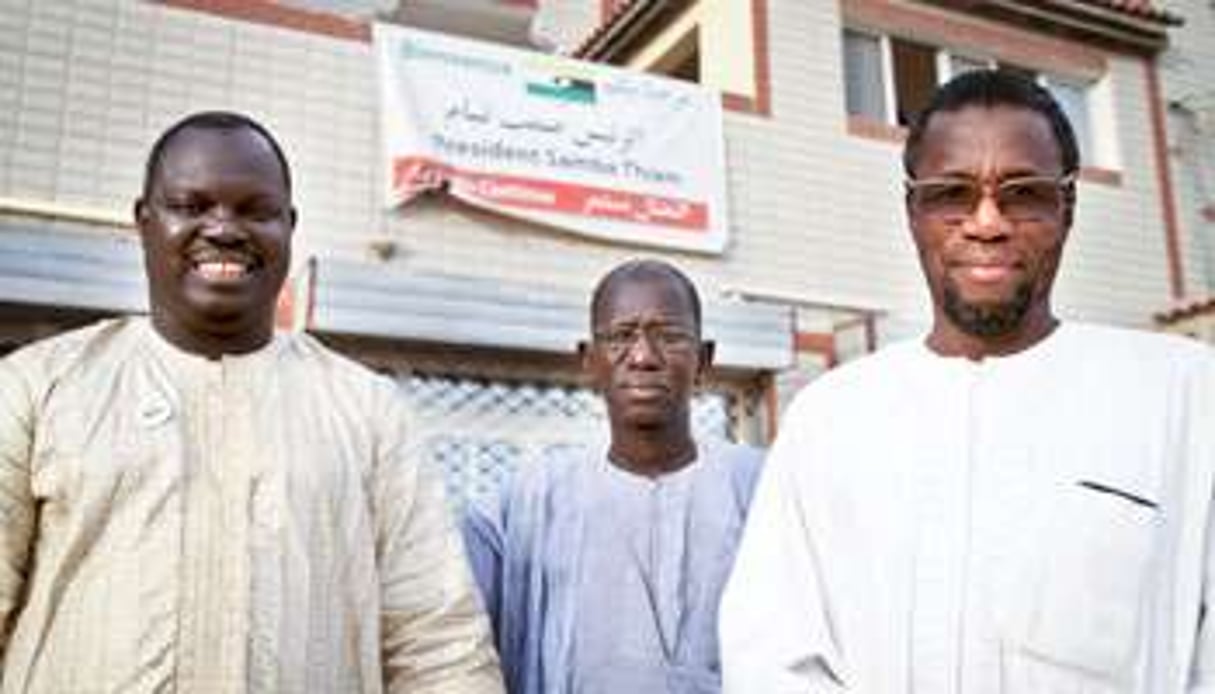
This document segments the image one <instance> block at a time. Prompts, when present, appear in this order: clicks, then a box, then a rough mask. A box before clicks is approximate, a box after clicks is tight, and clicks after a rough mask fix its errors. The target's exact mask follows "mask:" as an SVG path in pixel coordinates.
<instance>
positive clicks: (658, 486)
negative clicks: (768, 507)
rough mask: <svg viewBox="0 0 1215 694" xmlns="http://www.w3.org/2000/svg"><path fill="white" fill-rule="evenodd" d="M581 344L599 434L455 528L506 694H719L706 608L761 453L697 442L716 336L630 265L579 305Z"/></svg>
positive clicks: (674, 284) (690, 294)
mask: <svg viewBox="0 0 1215 694" xmlns="http://www.w3.org/2000/svg"><path fill="white" fill-rule="evenodd" d="M591 334H592V338H591V340H590V341H589V342H585V343H582V344H581V345H580V346H579V351H580V353H581V356H582V359H583V365H584V367H585V370H586V372H587V373H588V375H589V376H590V379H591V381H592V383H593V384H594V386H595V388H596V389H597V390H598V391H599V392H600V393H601V394H602V395H603V398H604V400H605V402H606V404H607V411H608V419H609V421H610V429H611V438H610V442H608V443H607V444H606V445H605V446H602V447H594V448H592V449H590V450H589V452H588V453H586V454H583V455H578V456H570V457H563V458H560V459H556V460H546V461H544V462H543V463H542V464H536V465H533V466H532V467H528V468H524V469H523V470H521V471H520V472H519V473H518V475H517V477H516V478H515V479H514V480H513V481H512V483H511V484H510V485H508V487H507V489H506V490H505V493H504V495H503V497H502V499H501V504H500V506H499V507H496V508H494V509H491V510H489V511H484V510H478V509H474V510H473V512H472V514H471V515H470V516H469V521H468V524H467V528H466V536H467V538H468V545H469V551H470V553H471V557H472V559H473V566H474V570H475V573H476V574H477V579H478V583H480V585H481V588H482V591H483V593H484V595H485V598H486V603H487V604H488V606H489V609H490V613H491V617H492V619H493V621H494V626H495V628H496V631H497V636H498V645H499V649H500V652H501V655H502V663H503V670H504V672H505V673H506V678H507V688H508V690H509V691H510V692H512V694H562V693H568V694H572V693H575V692H576V693H578V694H596V693H599V692H602V693H605V694H606V693H612V694H619V693H622V692H638V693H643V692H644V693H646V694H663V693H665V692H670V693H674V694H693V693H695V694H701V693H704V694H708V693H712V692H719V691H720V688H721V684H720V674H719V673H720V668H719V657H718V648H717V630H716V619H717V603H718V599H719V597H720V594H721V589H722V586H723V585H724V583H725V579H726V575H727V574H728V572H729V570H730V564H731V562H732V560H733V557H734V548H735V546H736V545H737V542H738V538H739V536H740V535H741V529H742V524H743V519H744V517H745V515H746V511H747V507H748V505H749V503H750V499H751V491H752V488H753V486H754V481H755V478H756V475H757V472H758V469H759V462H760V454H759V451H757V450H755V449H751V448H746V447H743V446H736V445H725V444H717V445H707V444H704V443H698V442H696V441H695V440H693V437H692V431H691V416H690V410H689V408H690V401H691V397H692V393H693V390H694V388H695V386H696V384H697V383H698V382H699V381H700V379H701V378H702V377H703V376H704V374H705V373H706V372H707V371H708V369H709V366H710V364H711V362H712V357H713V343H712V342H709V341H707V340H704V339H702V337H701V334H700V300H699V299H698V297H697V295H696V289H695V287H693V286H692V283H691V282H690V281H689V280H688V279H687V277H685V276H684V275H683V274H682V273H681V272H679V271H678V270H676V269H675V268H674V267H672V266H670V265H667V264H665V263H661V262H657V261H650V260H642V261H634V262H629V263H626V264H624V265H621V266H619V267H617V268H616V269H614V270H612V271H611V272H610V273H608V274H607V275H606V276H605V277H604V278H603V279H602V280H601V281H600V283H599V285H598V286H597V288H596V289H595V292H594V295H593V297H592V299H591Z"/></svg>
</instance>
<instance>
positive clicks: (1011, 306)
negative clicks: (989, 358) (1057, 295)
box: [942, 282, 1033, 339]
mask: <svg viewBox="0 0 1215 694" xmlns="http://www.w3.org/2000/svg"><path fill="white" fill-rule="evenodd" d="M1032 299H1033V287H1032V286H1030V284H1029V283H1028V282H1024V283H1022V284H1019V285H1017V287H1016V289H1015V290H1014V292H1013V296H1012V298H1011V299H1009V300H1008V301H1006V302H1004V303H1001V304H995V305H976V304H968V303H966V302H965V301H963V300H962V297H961V295H960V294H959V293H958V290H957V288H956V287H954V286H953V285H951V284H949V283H946V284H945V287H944V305H943V306H942V308H943V309H944V311H945V315H946V316H947V317H948V318H949V320H950V321H951V322H953V324H954V325H956V326H957V327H958V328H959V329H961V331H962V332H964V333H966V334H967V335H971V336H973V337H980V338H987V339H990V338H996V337H1005V336H1007V335H1010V334H1012V333H1013V332H1015V331H1016V330H1017V328H1019V327H1020V326H1021V323H1022V322H1023V321H1024V319H1025V315H1026V314H1027V313H1029V306H1030V302H1031V301H1032Z"/></svg>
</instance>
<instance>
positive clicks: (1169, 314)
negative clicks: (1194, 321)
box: [1155, 296, 1215, 325]
mask: <svg viewBox="0 0 1215 694" xmlns="http://www.w3.org/2000/svg"><path fill="white" fill-rule="evenodd" d="M1207 313H1215V296H1212V297H1208V298H1205V299H1193V300H1191V301H1185V302H1181V303H1178V304H1177V305H1175V306H1173V307H1172V308H1169V309H1168V310H1165V311H1161V312H1160V313H1157V314H1156V315H1155V318H1156V322H1157V323H1159V324H1161V325H1169V324H1171V323H1176V322H1177V321H1180V320H1185V319H1186V318H1193V317H1194V316H1201V315H1203V314H1207Z"/></svg>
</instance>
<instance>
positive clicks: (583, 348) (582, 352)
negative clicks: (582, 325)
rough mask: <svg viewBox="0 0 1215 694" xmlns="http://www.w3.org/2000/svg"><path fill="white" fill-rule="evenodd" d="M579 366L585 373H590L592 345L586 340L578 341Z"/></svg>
mask: <svg viewBox="0 0 1215 694" xmlns="http://www.w3.org/2000/svg"><path fill="white" fill-rule="evenodd" d="M578 365H579V366H581V367H582V370H583V371H590V368H591V345H590V343H589V342H587V341H586V340H578Z"/></svg>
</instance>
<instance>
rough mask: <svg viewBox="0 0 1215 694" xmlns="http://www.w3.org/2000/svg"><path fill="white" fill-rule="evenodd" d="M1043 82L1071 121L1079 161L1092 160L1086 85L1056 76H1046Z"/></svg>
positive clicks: (1090, 126) (1091, 138)
mask: <svg viewBox="0 0 1215 694" xmlns="http://www.w3.org/2000/svg"><path fill="white" fill-rule="evenodd" d="M1044 82H1045V86H1046V88H1047V89H1049V90H1050V93H1051V94H1052V95H1053V96H1054V97H1055V101H1058V102H1059V106H1060V107H1061V108H1062V109H1063V113H1064V114H1065V115H1066V116H1067V119H1068V120H1069V121H1071V123H1072V129H1073V130H1075V131H1076V143H1077V145H1079V147H1080V161H1081V162H1084V163H1088V162H1090V161H1092V159H1093V155H1094V151H1093V136H1092V132H1091V131H1092V125H1091V122H1090V119H1089V107H1088V92H1089V87H1088V85H1086V84H1082V83H1078V82H1068V81H1066V80H1063V79H1061V78H1058V77H1047V78H1046V79H1045V80H1044Z"/></svg>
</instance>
